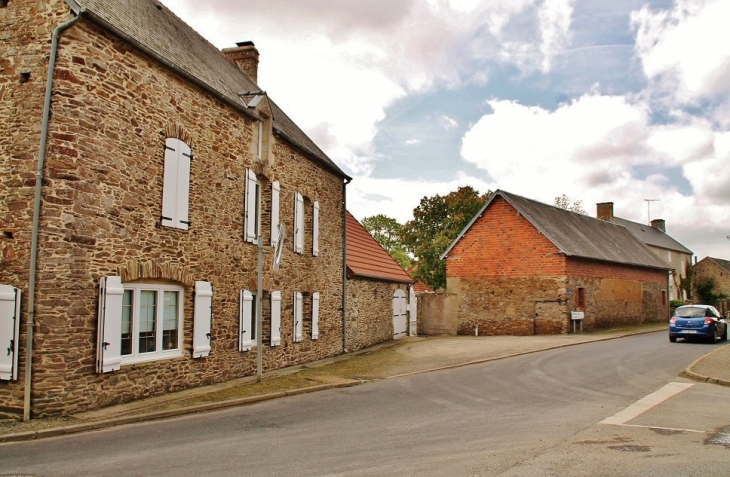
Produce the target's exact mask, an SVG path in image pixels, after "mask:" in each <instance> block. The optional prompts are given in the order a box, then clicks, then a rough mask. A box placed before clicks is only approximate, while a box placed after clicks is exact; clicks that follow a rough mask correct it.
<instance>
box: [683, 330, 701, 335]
mask: <svg viewBox="0 0 730 477" xmlns="http://www.w3.org/2000/svg"><path fill="white" fill-rule="evenodd" d="M682 333H685V334H694V333H697V330H682Z"/></svg>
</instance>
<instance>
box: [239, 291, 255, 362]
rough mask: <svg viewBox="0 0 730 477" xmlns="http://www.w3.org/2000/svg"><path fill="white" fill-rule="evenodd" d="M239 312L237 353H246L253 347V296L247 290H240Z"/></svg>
mask: <svg viewBox="0 0 730 477" xmlns="http://www.w3.org/2000/svg"><path fill="white" fill-rule="evenodd" d="M240 307H241V308H240V311H239V314H238V316H239V325H238V326H239V332H240V334H241V338H240V340H239V342H238V350H239V351H248V350H250V349H251V346H253V341H252V340H251V329H252V328H253V326H252V325H253V321H252V320H253V319H254V316H253V294H252V293H251V292H250V291H248V290H241V302H240Z"/></svg>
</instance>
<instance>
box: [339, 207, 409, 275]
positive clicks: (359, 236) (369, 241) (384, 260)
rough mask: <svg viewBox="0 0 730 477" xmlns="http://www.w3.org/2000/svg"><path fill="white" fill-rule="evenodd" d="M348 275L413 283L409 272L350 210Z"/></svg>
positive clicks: (348, 218)
mask: <svg viewBox="0 0 730 477" xmlns="http://www.w3.org/2000/svg"><path fill="white" fill-rule="evenodd" d="M347 276H348V277H350V278H354V277H361V278H373V279H376V280H385V281H391V282H399V283H413V279H412V278H411V276H410V275H409V274H408V272H406V271H405V270H403V268H402V267H401V266H400V265H399V264H398V262H396V261H395V259H394V258H393V257H391V256H390V254H389V253H388V252H386V251H385V249H384V248H383V247H382V246H381V245H380V244H379V243H378V241H377V240H375V239H374V238H373V236H372V235H370V233H369V232H368V231H367V230H366V229H365V227H363V226H362V224H361V223H360V222H358V220H357V219H356V218H355V217H354V216H353V215H352V214H351V213H350V212H347Z"/></svg>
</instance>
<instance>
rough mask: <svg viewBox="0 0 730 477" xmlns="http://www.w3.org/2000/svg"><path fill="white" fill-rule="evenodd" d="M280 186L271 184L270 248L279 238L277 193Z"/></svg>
mask: <svg viewBox="0 0 730 477" xmlns="http://www.w3.org/2000/svg"><path fill="white" fill-rule="evenodd" d="M280 192H281V185H280V184H279V182H278V181H274V182H272V183H271V246H272V247H273V246H275V245H276V239H277V238H278V236H279V193H280Z"/></svg>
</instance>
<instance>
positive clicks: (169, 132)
mask: <svg viewBox="0 0 730 477" xmlns="http://www.w3.org/2000/svg"><path fill="white" fill-rule="evenodd" d="M163 132H164V136H165V137H164V139H167V138H168V137H174V138H176V139H179V140H181V141H182V142H184V143H185V144H187V145H188V146H190V147H191V148H192V147H193V137H192V136H191V135H190V133H188V131H187V129H185V127H184V126H182V125H180V124H170V123H168V124H166V125H165V129H164V131H163Z"/></svg>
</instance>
